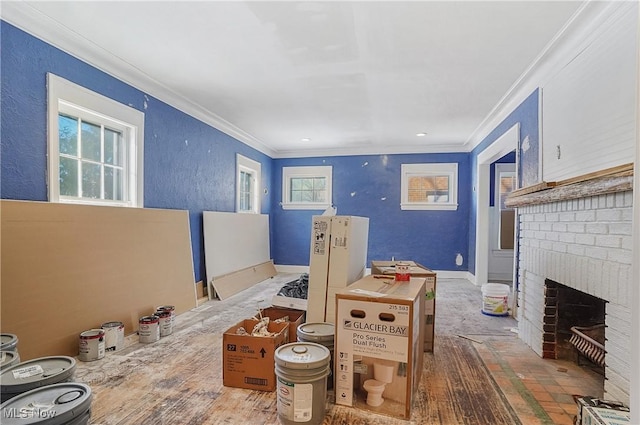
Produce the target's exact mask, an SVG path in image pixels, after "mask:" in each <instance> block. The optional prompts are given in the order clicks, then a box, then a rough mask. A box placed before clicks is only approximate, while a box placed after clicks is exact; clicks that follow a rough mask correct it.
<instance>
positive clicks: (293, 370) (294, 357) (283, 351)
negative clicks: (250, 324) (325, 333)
mask: <svg viewBox="0 0 640 425" xmlns="http://www.w3.org/2000/svg"><path fill="white" fill-rule="evenodd" d="M330 357H331V355H330V353H329V349H328V348H327V347H325V346H323V345H320V344H316V343H313V342H293V343H290V344H285V345H281V346H280V347H278V348H277V349H276V352H275V353H274V359H275V373H276V377H277V381H278V382H277V389H276V392H277V409H278V418H279V419H280V422H282V423H283V424H285V425H296V424H298V423H300V422H304V423H305V424H307V425H320V424H322V422H323V421H324V417H325V414H326V411H327V408H326V403H327V376H329V368H330V366H329V360H330Z"/></svg>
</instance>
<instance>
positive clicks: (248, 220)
mask: <svg viewBox="0 0 640 425" xmlns="http://www.w3.org/2000/svg"><path fill="white" fill-rule="evenodd" d="M202 228H203V232H204V252H205V266H206V270H207V283H208V289H209V295H210V296H211V295H213V293H214V291H213V290H212V289H215V291H216V294H217V295H218V296H220V293H218V291H219V288H218V286H219V285H218V284H217V283H215V284H213V282H214V281H217V280H220V278H221V277H222V276H226V275H229V274H232V273H235V272H238V271H241V270H245V269H248V268H252V267H255V266H257V265H260V264H263V263H266V262H269V261H270V260H271V256H270V253H271V249H270V246H269V216H268V215H267V214H246V213H230V212H219V211H204V212H203V214H202ZM271 276H273V275H271ZM267 277H270V276H267ZM236 278H238V276H236ZM264 279H266V277H263V278H262V280H264ZM227 282H229V281H228V280H227ZM235 282H238V285H240V286H243V285H244V283H246V282H240V281H239V280H238V279H235ZM257 282H259V280H258V281H252V282H250V283H249V284H254V283H257ZM212 284H213V285H212ZM232 285H233V284H232ZM246 288H247V286H243V287H242V288H237V289H238V290H237V291H234V290H233V288H228V289H230V290H231V292H230V293H229V292H227V291H225V290H222V292H223V293H224V294H225V295H226V296H229V295H228V294H230V295H232V294H234V293H237V292H239V290H242V289H246Z"/></svg>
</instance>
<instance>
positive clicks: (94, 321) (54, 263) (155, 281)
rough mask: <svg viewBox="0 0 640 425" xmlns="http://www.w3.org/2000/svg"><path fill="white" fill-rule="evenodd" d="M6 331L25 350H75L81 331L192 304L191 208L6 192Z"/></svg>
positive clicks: (128, 328)
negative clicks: (66, 200) (12, 197)
mask: <svg viewBox="0 0 640 425" xmlns="http://www.w3.org/2000/svg"><path fill="white" fill-rule="evenodd" d="M1 225H2V233H1V238H2V261H1V264H2V268H1V273H2V300H1V303H2V304H1V310H0V313H1V315H2V332H9V333H14V334H16V335H17V336H18V338H19V343H18V349H19V352H20V357H21V358H24V359H29V358H34V357H40V356H49V355H77V354H78V351H77V350H78V336H79V334H80V332H82V331H84V330H87V329H91V328H94V327H99V326H100V325H101V324H102V323H104V322H107V321H121V322H123V323H124V324H125V333H127V334H130V333H133V332H135V331H136V330H137V327H138V319H139V317H141V316H143V315H147V314H150V313H152V312H153V311H155V307H156V306H158V305H166V304H169V305H174V306H175V307H176V312H177V313H178V314H179V313H181V312H184V311H186V310H189V309H191V308H194V307H195V306H196V293H195V282H194V280H195V279H194V273H193V260H192V253H191V240H190V230H189V215H188V211H179V210H160V209H141V208H117V207H96V206H86V205H68V204H55V203H47V202H24V201H2V203H1Z"/></svg>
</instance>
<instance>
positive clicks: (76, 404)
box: [0, 382, 92, 425]
mask: <svg viewBox="0 0 640 425" xmlns="http://www.w3.org/2000/svg"><path fill="white" fill-rule="evenodd" d="M91 398H92V397H91V388H90V387H89V386H88V385H85V384H79V383H76V382H71V383H61V384H53V385H48V386H45V387H40V388H36V389H33V390H31V391H27V392H25V393H22V394H20V395H18V396H16V397H14V398H12V399H11V400H8V401H7V402H5V403H3V404H2V405H1V406H0V411H1V412H0V414H1V415H2V423H3V424H5V425H10V424H15V425H25V424H38V425H85V424H88V423H89V419H90V417H91Z"/></svg>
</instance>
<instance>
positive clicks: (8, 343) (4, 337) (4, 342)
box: [0, 334, 18, 351]
mask: <svg viewBox="0 0 640 425" xmlns="http://www.w3.org/2000/svg"><path fill="white" fill-rule="evenodd" d="M17 346H18V337H17V336H15V335H14V334H0V351H17Z"/></svg>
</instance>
